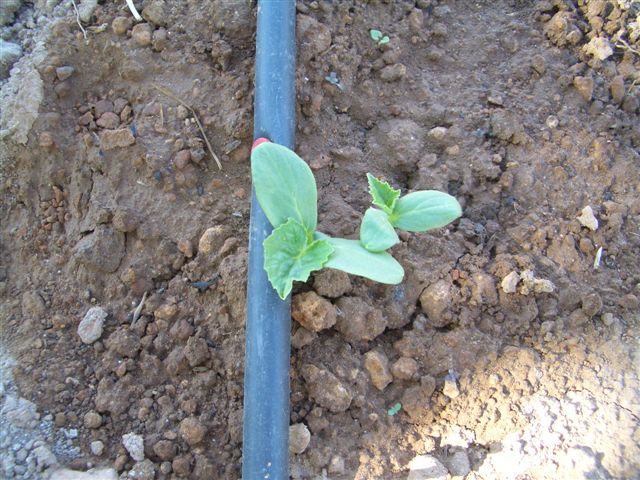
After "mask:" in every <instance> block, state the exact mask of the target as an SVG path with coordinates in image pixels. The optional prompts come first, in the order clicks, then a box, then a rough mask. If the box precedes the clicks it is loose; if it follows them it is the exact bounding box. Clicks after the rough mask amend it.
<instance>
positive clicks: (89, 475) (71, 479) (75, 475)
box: [49, 468, 118, 480]
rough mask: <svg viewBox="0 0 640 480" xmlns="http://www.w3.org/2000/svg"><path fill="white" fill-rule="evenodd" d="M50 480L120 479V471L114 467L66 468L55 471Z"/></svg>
mask: <svg viewBox="0 0 640 480" xmlns="http://www.w3.org/2000/svg"><path fill="white" fill-rule="evenodd" d="M49 480H118V472H116V471H115V470H114V469H113V468H101V469H91V470H87V471H86V472H78V471H76V470H69V469H67V468H64V469H62V470H58V471H55V472H53V474H52V475H51V477H49Z"/></svg>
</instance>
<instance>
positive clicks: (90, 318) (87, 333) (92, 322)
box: [78, 307, 108, 345]
mask: <svg viewBox="0 0 640 480" xmlns="http://www.w3.org/2000/svg"><path fill="white" fill-rule="evenodd" d="M107 315H108V314H107V312H105V311H104V310H103V309H102V308H101V307H92V308H90V309H89V311H88V312H87V313H86V314H85V316H84V318H83V319H82V321H81V322H80V324H79V325H78V335H79V336H80V340H82V343H86V344H87V345H89V344H91V343H93V342H95V341H96V340H98V339H99V338H100V337H101V336H102V331H103V326H104V320H105V319H106V318H107Z"/></svg>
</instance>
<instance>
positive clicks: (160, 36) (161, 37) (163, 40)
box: [152, 28, 169, 52]
mask: <svg viewBox="0 0 640 480" xmlns="http://www.w3.org/2000/svg"><path fill="white" fill-rule="evenodd" d="M168 41H169V33H168V32H167V30H166V29H165V28H159V29H157V30H156V31H155V32H153V42H152V43H153V49H154V50H155V51H156V52H161V51H162V50H164V49H165V48H167V42H168Z"/></svg>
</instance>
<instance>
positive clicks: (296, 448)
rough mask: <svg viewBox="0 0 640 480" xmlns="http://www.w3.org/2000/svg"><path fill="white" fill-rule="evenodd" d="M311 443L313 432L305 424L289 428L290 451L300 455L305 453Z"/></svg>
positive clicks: (297, 424)
mask: <svg viewBox="0 0 640 480" xmlns="http://www.w3.org/2000/svg"><path fill="white" fill-rule="evenodd" d="M310 441H311V432H309V429H308V428H307V426H306V425H305V424H304V423H296V424H295V425H291V426H289V451H290V452H293V453H297V454H300V453H302V452H304V451H305V450H306V449H307V447H308V446H309V442H310Z"/></svg>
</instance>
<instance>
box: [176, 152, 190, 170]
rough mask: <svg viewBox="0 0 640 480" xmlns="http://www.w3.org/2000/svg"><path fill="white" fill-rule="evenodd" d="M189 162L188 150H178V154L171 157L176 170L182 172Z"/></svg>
mask: <svg viewBox="0 0 640 480" xmlns="http://www.w3.org/2000/svg"><path fill="white" fill-rule="evenodd" d="M190 160H191V151H190V150H188V149H185V150H180V151H179V152H178V153H176V155H175V157H173V164H174V165H175V166H176V168H177V169H178V170H182V169H183V168H184V167H186V166H187V165H188V164H189V161H190Z"/></svg>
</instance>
